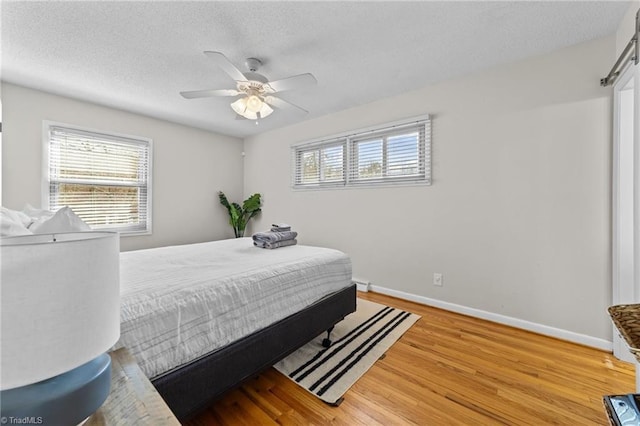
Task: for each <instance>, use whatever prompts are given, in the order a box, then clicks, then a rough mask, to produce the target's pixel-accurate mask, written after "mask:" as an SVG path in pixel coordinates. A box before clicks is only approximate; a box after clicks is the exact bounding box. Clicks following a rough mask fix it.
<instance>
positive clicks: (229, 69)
mask: <svg viewBox="0 0 640 426" xmlns="http://www.w3.org/2000/svg"><path fill="white" fill-rule="evenodd" d="M204 54H205V55H207V57H208V58H209V59H211V60H212V61H213V62H215V63H216V65H218V66H219V67H220V68H222V70H223V71H224V72H226V73H227V74H229V75H230V76H231V78H232V79H234V80H235V81H247V77H245V76H244V74H242V72H241V71H240V70H239V69H238V68H236V66H235V65H233V64H232V63H231V61H230V60H229V59H227V57H226V56H224V55H223V54H222V53H220V52H210V51H206V52H204Z"/></svg>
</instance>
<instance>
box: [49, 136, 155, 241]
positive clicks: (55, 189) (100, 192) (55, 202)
mask: <svg viewBox="0 0 640 426" xmlns="http://www.w3.org/2000/svg"><path fill="white" fill-rule="evenodd" d="M150 145H151V144H150V141H149V140H143V139H135V138H129V137H122V136H115V135H109V134H102V133H95V132H90V131H84V130H78V129H73V128H66V127H61V126H53V125H52V126H49V131H48V192H49V193H48V203H49V209H51V210H57V209H58V208H60V207H63V206H69V207H70V208H71V209H72V210H73V211H74V212H75V213H76V214H77V215H78V216H80V217H81V218H82V220H84V221H85V222H86V223H87V224H89V225H90V226H91V227H92V228H93V229H113V230H118V231H123V232H146V231H149V230H150V224H151V221H150V216H151V215H150V213H151V212H150V208H149V206H150V193H149V192H150V171H151V163H150V158H151V155H150V150H151V146H150Z"/></svg>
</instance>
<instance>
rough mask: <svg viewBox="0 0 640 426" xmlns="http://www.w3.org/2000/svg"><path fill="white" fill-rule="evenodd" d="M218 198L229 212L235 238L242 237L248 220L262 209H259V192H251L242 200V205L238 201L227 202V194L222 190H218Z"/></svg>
mask: <svg viewBox="0 0 640 426" xmlns="http://www.w3.org/2000/svg"><path fill="white" fill-rule="evenodd" d="M218 198H220V204H222V205H223V206H225V207H226V208H227V211H228V212H229V224H230V225H231V227H232V228H233V232H234V234H235V236H236V238H240V237H243V236H244V230H245V229H246V227H247V223H249V220H251V218H252V217H254V216H255V215H257V214H258V213H260V212H261V211H262V209H260V205H261V203H262V200H261V199H260V194H253V195H252V196H250V197H249V198H247V199H246V200H244V202H243V203H242V206H241V205H240V204H238V203H229V200H227V196H226V195H224V192H222V191H219V192H218Z"/></svg>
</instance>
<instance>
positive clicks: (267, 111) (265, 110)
mask: <svg viewBox="0 0 640 426" xmlns="http://www.w3.org/2000/svg"><path fill="white" fill-rule="evenodd" d="M272 112H273V108H271V107H270V106H269V105H267V103H266V102H263V103H262V108H260V118H265V117H268V116H270V115H271V113H272Z"/></svg>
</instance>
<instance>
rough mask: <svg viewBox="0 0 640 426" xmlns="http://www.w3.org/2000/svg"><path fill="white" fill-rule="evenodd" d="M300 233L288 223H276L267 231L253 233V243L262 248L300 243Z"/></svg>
mask: <svg viewBox="0 0 640 426" xmlns="http://www.w3.org/2000/svg"><path fill="white" fill-rule="evenodd" d="M297 236H298V233H297V232H296V231H292V230H291V226H289V225H287V224H286V223H274V224H273V225H271V229H270V230H269V231H267V232H256V233H255V234H253V236H252V238H253V245H254V246H256V247H260V248H266V249H275V248H278V247H286V246H293V245H296V244H298V240H296V237H297Z"/></svg>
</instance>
